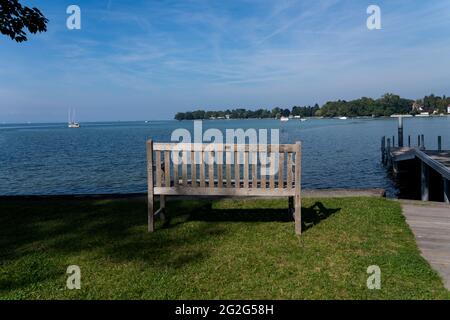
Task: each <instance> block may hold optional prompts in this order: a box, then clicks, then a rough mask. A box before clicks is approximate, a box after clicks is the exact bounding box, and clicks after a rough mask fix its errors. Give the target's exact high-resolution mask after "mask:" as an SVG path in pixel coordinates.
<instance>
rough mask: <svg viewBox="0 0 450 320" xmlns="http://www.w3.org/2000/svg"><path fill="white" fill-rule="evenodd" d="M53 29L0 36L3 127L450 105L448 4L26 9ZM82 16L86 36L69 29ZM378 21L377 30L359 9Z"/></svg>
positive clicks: (316, 2) (120, 4)
mask: <svg viewBox="0 0 450 320" xmlns="http://www.w3.org/2000/svg"><path fill="white" fill-rule="evenodd" d="M22 2H24V3H26V4H30V3H31V4H32V5H34V6H37V7H39V8H41V9H42V11H43V12H44V14H45V15H46V16H47V17H48V18H49V19H50V24H49V26H48V28H49V30H48V32H47V33H44V34H40V35H37V36H30V37H29V41H28V42H27V43H22V44H16V43H15V42H12V41H10V40H9V39H8V38H6V37H4V36H0V123H1V122H24V121H31V122H42V121H65V120H66V119H67V110H68V108H69V107H74V108H76V110H77V120H79V121H99V120H105V121H106V120H146V119H171V118H173V115H174V113H175V112H177V111H186V110H192V109H196V108H205V109H221V108H233V107H247V108H258V107H267V108H272V107H276V106H285V107H291V106H293V105H308V104H314V103H316V102H318V103H319V104H321V103H324V102H326V101H327V100H334V99H339V98H343V99H352V98H358V97H361V96H371V97H379V96H381V95H382V94H383V93H385V92H394V93H398V94H400V95H402V96H406V97H409V98H418V97H421V96H423V95H425V94H429V93H435V94H440V95H442V94H447V95H450V59H449V57H450V41H449V40H450V34H449V31H450V1H448V0H428V1H423V0H389V1H379V0H372V1H365V0H303V1H302V0H298V1H295V0H274V1H269V0H241V1H233V0H220V1H212V0H211V1H189V0H184V1H150V0H148V1H142V0H136V1H123V0H120V1H119V0H96V1H92V0H89V1H88V0H74V1H70V2H69V1H62V0H35V1H22ZM71 4H76V5H79V6H80V8H81V10H82V29H81V30H72V31H70V30H68V29H67V28H66V19H67V17H68V15H67V14H66V8H67V7H68V6H69V5H71ZM370 4H376V5H379V6H380V7H381V10H382V30H373V31H370V30H368V29H367V27H366V20H367V17H368V15H367V13H366V9H367V7H368V6H369V5H370Z"/></svg>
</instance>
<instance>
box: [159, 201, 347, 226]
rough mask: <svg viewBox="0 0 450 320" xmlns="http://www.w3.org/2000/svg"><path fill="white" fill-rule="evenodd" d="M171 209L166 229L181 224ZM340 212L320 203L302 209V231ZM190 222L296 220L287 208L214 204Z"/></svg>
mask: <svg viewBox="0 0 450 320" xmlns="http://www.w3.org/2000/svg"><path fill="white" fill-rule="evenodd" d="M170 209H171V208H170V207H169V208H168V210H169V214H168V217H167V221H166V222H165V223H164V225H163V227H164V228H173V227H175V226H177V225H179V224H180V223H172V222H171V218H170ZM340 210H341V209H340V208H333V209H331V208H327V207H325V205H324V204H323V203H322V202H319V201H318V202H316V203H314V205H312V206H310V207H307V208H305V207H302V230H303V231H306V230H308V229H310V228H312V227H314V226H315V225H317V224H319V223H320V222H321V221H323V220H325V219H327V218H329V217H330V216H332V215H333V214H335V213H337V212H339V211H340ZM188 220H189V221H206V222H215V221H217V222H227V221H229V222H290V221H294V218H293V214H292V213H289V212H288V210H287V208H286V209H281V208H274V209H272V208H271V209H264V208H262V209H260V208H252V209H232V208H231V209H230V208H225V209H217V208H213V206H212V203H204V204H202V205H200V206H199V207H197V208H196V210H193V211H192V212H190V214H189V217H188Z"/></svg>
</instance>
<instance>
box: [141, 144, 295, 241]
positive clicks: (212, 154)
mask: <svg viewBox="0 0 450 320" xmlns="http://www.w3.org/2000/svg"><path fill="white" fill-rule="evenodd" d="M183 159H184V160H187V161H182V160H183ZM214 159H215V160H216V161H214ZM220 159H222V160H220ZM190 160H192V161H190ZM235 160H237V163H238V164H237V165H235V162H236V161H235ZM277 160H279V161H277ZM268 161H270V162H268ZM175 163H178V164H177V165H175ZM261 169H263V170H264V171H261ZM147 174H148V231H149V232H153V230H154V218H155V216H158V215H161V218H163V219H164V215H165V205H166V199H165V198H166V196H224V197H236V196H252V197H288V199H289V201H288V206H289V212H293V213H294V220H295V232H296V233H297V234H300V233H301V143H300V142H297V143H296V144H280V145H268V146H258V145H248V144H247V145H242V144H232V145H230V144H182V145H181V144H177V143H154V142H153V141H152V140H149V141H148V142H147ZM156 195H158V196H159V199H160V208H159V209H158V210H157V211H156V212H155V211H154V198H155V196H156Z"/></svg>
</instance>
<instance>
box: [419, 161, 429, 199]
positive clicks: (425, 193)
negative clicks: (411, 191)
mask: <svg viewBox="0 0 450 320" xmlns="http://www.w3.org/2000/svg"><path fill="white" fill-rule="evenodd" d="M429 170H430V169H429V168H428V165H427V164H426V163H425V162H423V161H422V162H421V170H420V171H421V172H420V180H421V181H420V188H421V193H422V201H429V200H430V171H429Z"/></svg>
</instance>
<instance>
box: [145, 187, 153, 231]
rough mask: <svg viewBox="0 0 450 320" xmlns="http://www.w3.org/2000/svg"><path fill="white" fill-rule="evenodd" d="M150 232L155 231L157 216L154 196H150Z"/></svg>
mask: <svg viewBox="0 0 450 320" xmlns="http://www.w3.org/2000/svg"><path fill="white" fill-rule="evenodd" d="M147 213H148V232H153V231H154V230H155V216H154V197H153V194H149V195H148V208H147Z"/></svg>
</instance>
